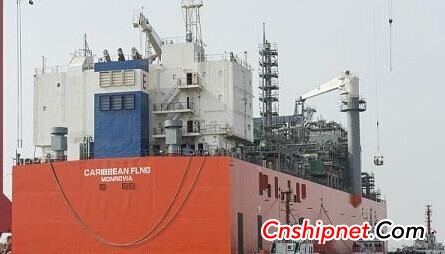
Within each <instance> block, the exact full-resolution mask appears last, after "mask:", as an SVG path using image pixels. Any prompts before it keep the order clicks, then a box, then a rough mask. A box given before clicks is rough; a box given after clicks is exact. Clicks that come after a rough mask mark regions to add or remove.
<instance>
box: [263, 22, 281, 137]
mask: <svg viewBox="0 0 445 254" xmlns="http://www.w3.org/2000/svg"><path fill="white" fill-rule="evenodd" d="M259 55H260V59H259V68H260V71H259V80H260V83H259V90H260V96H259V102H260V114H261V117H262V119H263V135H265V136H267V135H269V134H270V133H271V132H272V131H273V130H274V129H275V128H276V127H277V126H275V125H274V124H273V122H272V118H273V117H274V116H278V112H279V93H278V91H279V86H278V48H277V45H276V43H270V42H269V41H267V40H266V36H265V32H264V24H263V43H262V44H260V46H259Z"/></svg>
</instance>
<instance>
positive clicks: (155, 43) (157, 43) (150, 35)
mask: <svg viewBox="0 0 445 254" xmlns="http://www.w3.org/2000/svg"><path fill="white" fill-rule="evenodd" d="M133 26H134V27H135V28H140V29H141V30H142V32H143V33H145V36H146V57H147V58H149V59H150V61H154V60H155V59H156V58H158V59H160V58H161V55H162V48H161V46H162V41H161V38H160V37H159V36H158V34H157V33H156V31H155V30H154V28H153V26H151V25H150V22H148V19H147V18H146V17H145V15H144V14H143V13H142V12H139V16H138V17H137V18H136V19H135V20H134V21H133ZM150 45H151V46H152V47H153V49H154V51H155V53H156V54H155V55H150V51H149V46H150Z"/></svg>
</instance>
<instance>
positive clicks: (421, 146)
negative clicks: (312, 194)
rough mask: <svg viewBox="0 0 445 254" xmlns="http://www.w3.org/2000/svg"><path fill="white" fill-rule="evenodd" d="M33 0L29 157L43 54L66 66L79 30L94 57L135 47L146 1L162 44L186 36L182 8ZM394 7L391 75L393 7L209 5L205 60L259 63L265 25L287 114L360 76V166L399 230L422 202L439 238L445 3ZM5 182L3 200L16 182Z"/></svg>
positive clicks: (11, 4)
mask: <svg viewBox="0 0 445 254" xmlns="http://www.w3.org/2000/svg"><path fill="white" fill-rule="evenodd" d="M34 1H35V4H34V6H29V5H28V4H27V2H28V1H24V2H23V14H22V16H23V21H22V22H23V86H24V94H23V96H24V98H23V101H24V106H23V108H24V123H23V126H24V128H25V130H24V155H25V157H31V156H32V153H33V146H32V145H33V144H32V123H33V121H32V119H33V117H32V108H33V104H32V94H33V91H32V87H33V73H34V68H36V67H39V66H41V56H45V57H46V59H47V66H54V65H66V64H68V62H69V60H70V57H71V55H70V53H71V52H72V51H73V50H74V49H77V48H81V47H82V34H83V33H87V34H88V42H89V45H90V47H91V48H92V49H93V51H94V53H95V54H97V55H99V56H100V55H101V52H102V50H103V49H104V48H108V49H109V51H110V52H112V53H113V54H114V52H115V49H117V48H118V47H122V48H123V49H124V50H125V51H126V52H127V53H129V52H130V48H131V47H132V46H137V47H139V45H140V34H139V32H138V30H136V29H134V28H133V26H132V15H133V9H135V8H138V7H140V6H142V5H144V6H145V10H146V14H147V16H148V18H149V20H150V22H151V24H152V25H153V26H154V27H155V29H156V31H157V32H158V34H159V35H160V36H161V37H174V36H183V35H184V22H183V16H182V12H181V9H180V2H179V1H171V0H169V1H165V0H164V1H161V0H158V1H155V0H150V1H138V0H125V1H124V0H121V1H118V0H77V1H68V0H34ZM393 1H394V3H393V18H394V23H393V66H394V70H393V71H392V72H389V25H388V0H366V1H365V0H360V1H354V0H341V1H340V0H338V1H301V0H278V1H277V0H274V1H272V0H270V1H266V0H261V1H260V0H243V1H239V0H224V1H218V0H208V1H205V6H204V7H203V8H202V27H203V39H204V41H205V43H206V44H207V45H208V46H207V48H206V50H207V53H222V52H224V51H228V52H230V51H233V52H235V53H238V54H242V52H244V51H247V52H248V59H249V61H250V63H251V64H252V65H253V66H255V67H256V66H257V62H258V61H257V59H258V54H257V48H258V43H259V42H260V41H261V38H262V32H261V30H262V22H263V21H264V22H266V23H267V38H268V39H269V40H270V41H276V42H277V43H278V46H279V53H280V55H279V65H280V66H279V70H280V86H281V90H280V100H281V101H280V113H281V114H290V113H292V112H293V110H294V101H295V98H296V97H297V96H298V95H299V94H301V93H303V92H306V91H308V90H310V89H312V88H314V87H315V86H316V84H320V83H322V82H324V81H327V80H329V79H332V78H334V77H335V76H336V75H338V74H339V73H340V72H342V71H344V70H346V69H350V70H351V71H352V72H354V73H358V74H359V76H360V85H361V93H362V95H363V96H364V97H365V98H366V99H367V101H368V110H367V111H366V112H365V113H363V114H361V126H362V129H361V130H362V133H361V137H362V150H363V154H362V163H363V169H364V170H365V171H372V172H375V175H376V182H377V185H378V186H379V187H380V188H381V190H382V192H383V194H384V196H385V197H386V199H387V201H388V215H389V217H390V218H391V219H393V220H394V221H395V222H396V223H400V224H418V223H423V222H424V216H423V213H424V207H425V205H426V204H428V203H431V204H433V212H434V214H433V216H434V217H433V219H434V222H433V224H434V227H435V229H436V230H437V231H438V237H439V240H441V241H443V240H445V198H444V197H443V193H444V192H445V191H444V190H443V186H444V184H443V182H444V178H445V171H443V170H445V168H443V165H442V162H441V159H442V158H443V156H444V151H445V149H444V145H445V133H444V129H445V128H444V126H445V120H444V117H443V115H444V114H443V112H442V109H443V108H444V106H443V102H442V98H443V95H444V94H445V88H444V86H445V76H444V75H445V63H444V61H445V31H444V28H443V25H444V24H445V15H444V13H445V1H441V0H436V1H433V0H424V1H421V0H393ZM4 4H5V9H4V12H5V13H4V14H5V16H4V20H5V23H4V29H5V59H4V63H5V64H4V73H5V82H4V86H5V93H4V96H5V98H4V108H5V126H4V135H5V143H4V151H5V154H4V157H5V162H4V168H5V172H4V173H5V174H8V173H10V168H11V164H12V157H13V156H14V150H15V140H16V109H15V108H16V107H15V105H16V55H15V54H16V53H15V50H16V40H15V36H16V33H15V31H16V1H15V0H5V1H4ZM257 75H258V73H257V72H255V73H254V76H255V81H257V80H258V79H257ZM377 86H378V88H379V96H378V97H377V96H376V94H377V93H376V88H377ZM255 94H256V95H257V94H258V90H257V89H255ZM377 98H378V101H379V103H378V106H379V108H380V123H381V129H380V136H381V140H380V143H381V150H382V152H383V154H384V156H385V165H384V166H383V167H379V168H376V167H375V166H374V165H373V163H372V159H373V155H374V154H375V153H376V150H377V139H376V127H375V126H376V115H377V114H376V108H377ZM338 99H339V96H338V95H337V94H336V93H331V94H329V95H324V96H320V97H318V98H316V99H313V100H311V101H310V102H309V103H310V104H311V105H313V106H316V107H317V110H318V116H320V115H322V116H323V118H325V119H327V120H336V121H340V122H342V123H345V121H346V116H345V114H344V113H341V112H339V100H338ZM257 108H258V107H257ZM257 108H256V109H255V113H256V115H258V114H257V113H258V109H257ZM4 179H5V182H6V183H5V192H6V193H7V195H9V196H10V194H11V177H10V176H6V177H5V178H4ZM440 215H442V216H440ZM397 245H399V244H397V243H391V246H397Z"/></svg>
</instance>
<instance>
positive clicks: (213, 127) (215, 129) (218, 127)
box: [199, 124, 232, 134]
mask: <svg viewBox="0 0 445 254" xmlns="http://www.w3.org/2000/svg"><path fill="white" fill-rule="evenodd" d="M199 129H200V132H201V133H202V134H217V133H228V132H231V131H232V128H230V126H229V125H228V124H206V125H203V126H200V128H199Z"/></svg>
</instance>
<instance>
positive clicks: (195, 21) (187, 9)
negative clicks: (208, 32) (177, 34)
mask: <svg viewBox="0 0 445 254" xmlns="http://www.w3.org/2000/svg"><path fill="white" fill-rule="evenodd" d="M203 5H204V4H203V2H202V0H182V3H181V7H182V9H183V10H184V19H185V38H186V41H187V42H195V43H196V44H199V45H201V46H202V33H201V14H200V12H199V9H200V8H201V7H202V6H203Z"/></svg>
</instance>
